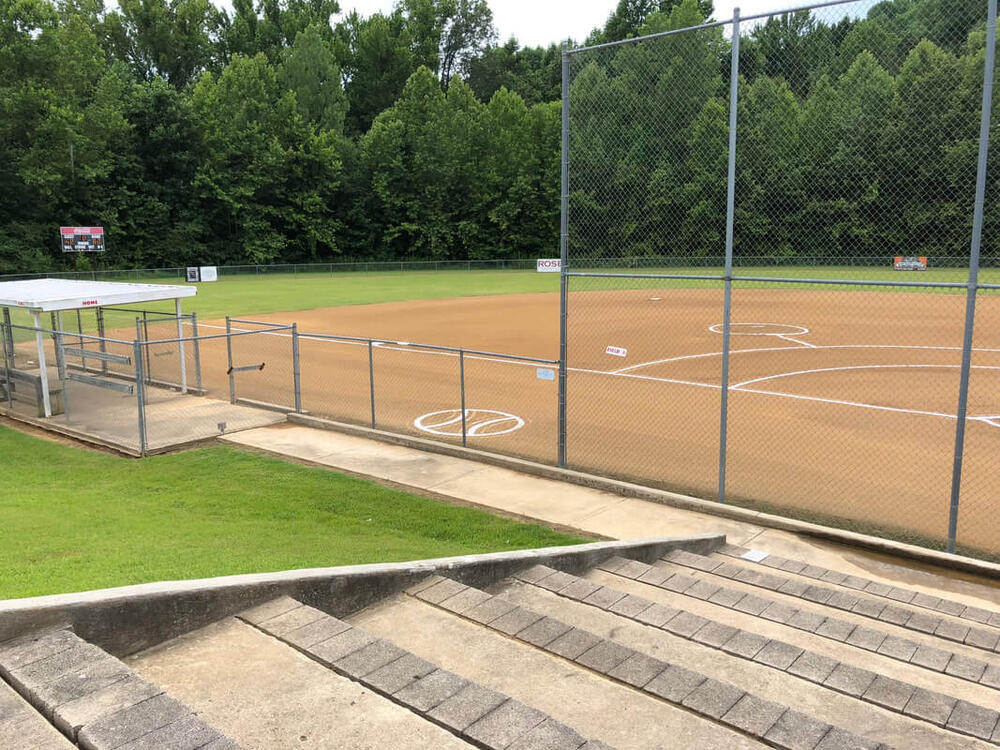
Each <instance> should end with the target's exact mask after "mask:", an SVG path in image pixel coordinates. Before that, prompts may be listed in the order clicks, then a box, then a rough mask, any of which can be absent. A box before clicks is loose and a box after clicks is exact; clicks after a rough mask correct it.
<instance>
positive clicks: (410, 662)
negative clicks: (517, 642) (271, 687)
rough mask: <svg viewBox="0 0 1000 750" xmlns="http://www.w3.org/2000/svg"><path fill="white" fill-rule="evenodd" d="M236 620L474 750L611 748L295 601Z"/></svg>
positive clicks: (269, 606) (256, 610)
mask: <svg viewBox="0 0 1000 750" xmlns="http://www.w3.org/2000/svg"><path fill="white" fill-rule="evenodd" d="M239 618H240V619H241V620H243V621H245V622H247V623H249V624H251V625H253V626H255V627H257V628H258V629H260V630H261V631H262V632H264V633H267V634H268V635H271V636H273V637H274V638H277V639H279V640H281V641H282V642H284V643H286V644H288V645H290V646H292V647H294V648H296V649H297V650H299V651H300V652H301V653H303V654H305V655H307V656H308V657H310V658H311V659H313V660H315V661H317V662H319V663H320V664H323V665H324V666H326V667H328V668H330V669H332V670H334V671H335V672H337V673H338V674H340V675H342V676H344V677H347V678H348V679H351V680H355V681H357V682H360V683H361V684H362V685H364V686H365V687H367V688H368V689H370V690H372V691H374V692H376V693H378V694H379V695H381V696H383V697H385V698H388V699H390V700H392V701H394V702H395V703H398V704H400V705H402V706H405V707H406V708H408V709H410V710H411V711H413V712H415V713H416V714H418V715H419V716H422V717H423V718H425V719H427V720H429V721H431V722H433V723H435V724H438V725H439V726H441V727H443V728H444V729H446V730H448V731H449V732H451V733H452V734H454V735H455V736H457V737H459V738H461V739H463V740H467V741H469V742H470V743H472V744H474V745H476V746H478V747H482V748H489V749H490V750H504V748H510V750H519V749H523V750H533V749H534V748H542V747H551V748H566V750H600V749H601V748H609V746H607V745H604V744H603V743H600V742H597V741H588V740H587V739H586V738H585V737H583V736H582V735H580V734H579V733H577V732H576V731H574V730H573V729H571V728H570V727H568V726H566V725H564V724H562V723H560V722H558V721H556V720H555V719H553V718H552V717H551V716H548V715H547V714H545V713H544V712H542V711H539V710H537V709H535V708H532V707H531V706H528V705H525V704H524V703H522V702H520V701H518V700H515V699H513V698H511V697H509V696H507V695H505V694H503V693H501V692H498V691H496V690H492V689H490V688H488V687H486V686H484V685H482V684H479V683H477V682H475V681H472V680H468V679H466V678H464V677H462V676H460V675H458V674H456V673H454V672H450V671H448V670H446V669H441V668H440V667H438V666H437V665H435V664H433V663H431V662H430V661H427V660H425V659H422V658H420V657H419V656H417V655H415V654H413V653H411V652H409V651H407V650H405V649H402V648H400V647H399V646H397V645H396V644H394V643H393V642H392V641H390V640H387V639H385V638H378V637H376V636H374V635H371V634H369V633H368V632H366V631H365V630H363V629H361V628H358V627H355V626H352V625H350V624H348V623H346V622H344V621H342V620H339V619H337V618H335V617H331V616H330V615H327V614H325V613H324V612H321V611H320V610H318V609H314V608H312V607H307V606H304V605H303V604H301V603H300V602H298V601H295V600H294V599H291V598H288V597H282V598H280V599H276V600H273V601H271V602H268V603H266V604H264V605H261V606H259V607H256V608H254V609H252V610H249V611H247V612H244V613H242V614H240V615H239ZM609 750H610V749H609Z"/></svg>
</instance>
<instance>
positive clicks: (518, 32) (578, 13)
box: [340, 0, 808, 47]
mask: <svg viewBox="0 0 1000 750" xmlns="http://www.w3.org/2000/svg"><path fill="white" fill-rule="evenodd" d="M805 2H808V0H715V17H716V18H717V19H723V18H731V17H732V15H733V6H735V5H739V6H740V12H741V13H742V14H743V15H745V16H746V15H751V14H754V13H761V12H763V11H766V10H777V9H781V8H789V7H794V6H797V5H803V4H805ZM489 4H490V8H492V9H493V21H494V24H495V25H496V27H497V31H498V32H499V34H500V41H501V42H505V41H506V40H507V39H509V38H510V37H511V36H515V37H517V40H518V41H519V42H520V43H521V44H522V45H524V46H527V47H536V46H548V45H549V44H551V43H553V42H559V41H562V40H563V39H566V38H567V37H571V38H573V39H574V40H576V41H577V42H578V43H579V42H583V40H584V39H586V37H587V35H588V34H589V33H590V32H591V30H592V29H593V28H594V27H596V26H603V25H604V22H605V21H606V20H607V19H608V16H609V15H610V14H611V11H613V10H614V9H615V6H616V5H617V4H618V3H617V0H489ZM393 5H394V2H393V0H340V7H341V8H342V9H343V10H344V11H345V12H349V11H350V10H351V9H352V8H355V9H357V11H358V13H360V14H361V15H363V16H367V15H370V14H372V13H375V12H377V11H382V12H383V13H389V12H391V11H392V8H393Z"/></svg>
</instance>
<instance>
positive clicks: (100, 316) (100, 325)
mask: <svg viewBox="0 0 1000 750" xmlns="http://www.w3.org/2000/svg"><path fill="white" fill-rule="evenodd" d="M96 317H97V336H98V338H99V342H98V348H99V349H100V350H101V354H107V351H108V344H107V342H106V341H105V340H104V308H103V307H98V308H97V312H96ZM107 374H108V363H107V360H104V359H102V360H101V375H104V376H107Z"/></svg>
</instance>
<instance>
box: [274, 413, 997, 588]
mask: <svg viewBox="0 0 1000 750" xmlns="http://www.w3.org/2000/svg"><path fill="white" fill-rule="evenodd" d="M288 422H289V424H298V425H302V426H304V427H314V428H317V429H322V430H330V431H333V432H342V433H345V434H348V435H355V436H357V437H363V438H369V439H371V440H380V441H382V442H385V443H391V444H393V445H400V446H403V447H406V448H415V449H417V450H422V451H428V452H430V453H440V454H442V455H445V456H452V457H454V458H464V459H468V460H470V461H478V462H480V463H485V464H489V465H491V466H498V467H501V468H504V469H511V470H513V471H519V472H522V473H524V474H531V475H533V476H537V477H542V478H543V479H554V480H557V481H561V482H569V483H571V484H578V485H581V486H584V487H590V488H592V489H596V490H602V491H604V492H610V493H613V494H616V495H621V496H622V497H633V498H636V499H639V500H647V501H649V502H653V503H660V504H661V505H669V506H671V507H674V508H680V509H682V510H690V511H694V512H697V513H704V514H706V515H713V516H720V517H722V518H730V519H733V520H735V521H742V522H744V523H750V524H756V525H758V526H766V527H768V528H772V529H779V530H781V531H789V532H791V533H793V534H802V535H804V536H811V537H815V538H818V539H824V540H827V541H831V542H836V543H838V544H844V545H847V546H851V547H861V548H864V549H869V550H873V551H875V552H881V553H883V554H887V555H894V556H896V557H902V558H907V559H910V560H916V561H918V562H921V563H924V564H927V565H935V566H939V567H943V568H948V569H951V570H961V571H964V572H967V573H974V574H976V575H980V576H984V577H987V578H995V579H1000V564H997V563H991V562H987V561H985V560H977V559H975V558H972V557H964V556H962V555H951V554H948V553H947V552H939V551H938V550H932V549H927V548H926V547H918V546H916V545H913V544H906V543H904V542H896V541H892V540H890V539H882V538H880V537H876V536H870V535H868V534H860V533H857V532H854V531H846V530H844V529H836V528H833V527H831V526H821V525H819V524H815V523H808V522H807V521H798V520H795V519H792V518H785V517H783V516H776V515H773V514H770V513H764V512H761V511H755V510H749V509H747V508H740V507H737V506H734V505H723V504H720V503H717V502H713V501H710V500H702V499H701V498H696V497H691V496H689V495H682V494H679V493H676V492H669V491H667V490H658V489H655V488H653V487H645V486H643V485H641V484H635V483H632V482H625V481H621V480H618V479H609V478H607V477H602V476H598V475H596V474H588V473H586V472H582V471H574V470H572V469H560V468H558V467H556V466H548V465H546V464H540V463H537V462H534V461H528V460H526V459H522V458H514V457H512V456H503V455H500V454H498V453H489V452H487V451H481V450H476V449H474V448H463V447H461V446H459V445H449V444H448V443H441V442H437V441H435V440H426V439H424V438H419V437H414V436H410V435H401V434H397V433H393V432H385V431H382V430H373V429H371V428H368V427H360V426H358V425H352V424H346V423H343V422H334V421H332V420H328V419H320V418H319V417H313V416H309V415H305V414H289V415H288Z"/></svg>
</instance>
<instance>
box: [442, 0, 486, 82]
mask: <svg viewBox="0 0 1000 750" xmlns="http://www.w3.org/2000/svg"><path fill="white" fill-rule="evenodd" d="M439 2H440V3H441V4H442V5H443V6H444V7H445V8H447V14H446V15H445V16H444V28H443V29H442V32H441V49H440V56H441V68H440V77H441V87H442V88H443V89H444V90H445V91H447V90H448V86H449V85H450V84H451V79H452V76H455V75H461V74H464V73H465V72H466V71H467V68H468V64H469V61H470V60H471V59H472V58H474V57H475V56H476V55H478V54H479V53H480V52H482V50H483V49H484V48H485V47H486V45H487V44H489V43H490V42H491V41H493V39H494V38H495V37H496V29H494V28H493V11H492V10H490V6H489V5H488V4H487V2H486V0H439Z"/></svg>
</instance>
